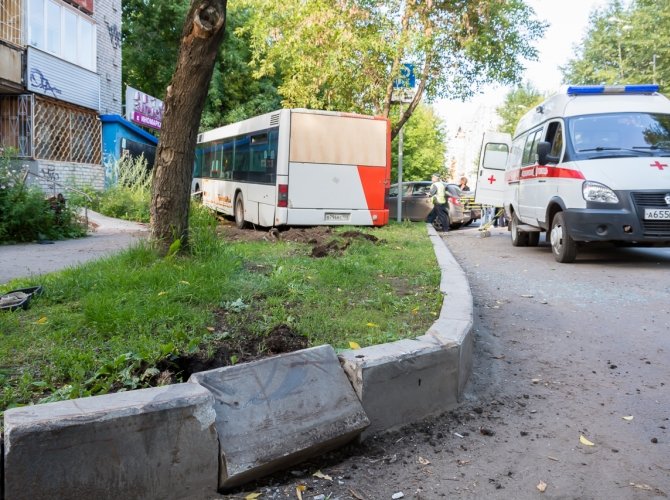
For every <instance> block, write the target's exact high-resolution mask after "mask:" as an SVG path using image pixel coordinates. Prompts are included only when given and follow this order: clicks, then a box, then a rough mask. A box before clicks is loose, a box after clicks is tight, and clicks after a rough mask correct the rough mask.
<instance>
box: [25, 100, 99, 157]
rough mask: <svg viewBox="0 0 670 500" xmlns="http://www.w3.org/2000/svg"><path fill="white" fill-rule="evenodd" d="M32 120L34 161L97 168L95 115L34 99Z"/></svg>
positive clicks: (54, 102)
mask: <svg viewBox="0 0 670 500" xmlns="http://www.w3.org/2000/svg"><path fill="white" fill-rule="evenodd" d="M34 116H35V121H34V126H33V130H34V155H35V158H36V159H40V160H52V161H65V162H73V163H89V164H95V165H98V164H100V161H101V150H100V144H101V140H102V139H101V133H102V129H101V125H100V120H99V119H98V115H97V113H96V112H95V111H92V110H89V109H84V108H79V107H76V106H71V105H67V104H64V103H62V102H56V101H52V100H50V99H41V98H36V99H35V111H34Z"/></svg>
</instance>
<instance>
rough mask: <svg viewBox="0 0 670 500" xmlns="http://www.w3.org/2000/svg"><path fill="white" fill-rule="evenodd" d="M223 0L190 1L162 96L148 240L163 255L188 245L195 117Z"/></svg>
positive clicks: (219, 35)
mask: <svg viewBox="0 0 670 500" xmlns="http://www.w3.org/2000/svg"><path fill="white" fill-rule="evenodd" d="M226 4H227V0H192V2H191V8H190V10H189V12H188V14H187V16H186V21H185V22H184V29H183V32H182V39H181V46H180V48H179V56H178V59H177V66H176V68H175V72H174V75H173V76H172V80H171V82H170V85H169V86H168V88H167V93H166V97H165V111H164V114H163V123H162V126H161V134H160V140H159V141H158V150H157V152H156V161H155V164H154V173H153V189H152V197H151V237H152V239H153V241H154V243H155V244H156V246H157V248H158V250H159V251H160V252H161V253H162V254H163V255H165V254H166V253H167V252H168V249H169V248H170V245H171V244H172V242H173V241H175V240H177V239H181V244H182V248H184V247H186V246H188V213H189V204H190V190H191V179H192V175H193V161H194V159H195V145H196V139H197V136H198V126H199V124H200V117H201V115H202V110H203V107H204V105H205V99H206V97H207V91H208V89H209V83H210V80H211V79H212V72H213V71H214V63H215V61H216V57H217V55H218V49H219V45H220V44H221V42H222V40H223V33H224V29H225V24H226Z"/></svg>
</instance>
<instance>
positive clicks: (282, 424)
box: [189, 345, 370, 489]
mask: <svg viewBox="0 0 670 500" xmlns="http://www.w3.org/2000/svg"><path fill="white" fill-rule="evenodd" d="M189 382H193V383H195V384H200V385H201V386H203V387H204V388H206V389H208V390H209V391H210V392H211V393H212V394H213V395H214V399H215V405H214V409H215V411H216V430H217V432H218V434H219V440H220V462H219V463H220V464H221V467H220V470H219V488H222V489H223V488H230V487H232V486H237V485H240V484H243V483H245V482H248V481H250V480H252V479H257V478H259V477H262V476H265V475H267V474H270V473H272V472H274V471H276V470H280V469H285V468H288V467H290V466H292V465H294V464H296V463H299V462H302V461H304V460H306V459H308V458H311V457H314V456H317V455H319V454H322V453H325V452H327V451H330V450H332V449H334V448H337V447H340V446H342V445H344V444H346V443H347V442H349V441H351V440H353V439H354V438H356V437H357V436H358V435H359V434H360V433H361V431H362V430H363V429H365V428H366V427H367V426H368V425H369V423H370V422H369V420H368V417H367V416H366V415H365V412H364V411H363V407H362V406H361V402H360V401H359V400H358V398H357V397H356V393H355V392H354V390H353V389H352V387H351V385H350V384H349V380H348V379H347V377H346V376H345V374H344V373H343V372H342V369H341V367H340V363H339V361H338V359H337V355H336V354H335V350H334V349H333V348H332V347H331V346H329V345H322V346H319V347H313V348H311V349H302V350H300V351H295V352H291V353H286V354H281V355H279V356H274V357H271V358H265V359H260V360H258V361H252V362H250V363H243V364H240V365H235V366H228V367H225V368H217V369H214V370H209V371H206V372H200V373H195V374H193V375H192V376H191V378H190V379H189Z"/></svg>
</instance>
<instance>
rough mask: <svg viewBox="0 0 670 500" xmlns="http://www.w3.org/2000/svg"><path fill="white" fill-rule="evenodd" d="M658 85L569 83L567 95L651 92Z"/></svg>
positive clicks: (655, 90)
mask: <svg viewBox="0 0 670 500" xmlns="http://www.w3.org/2000/svg"><path fill="white" fill-rule="evenodd" d="M658 88H659V86H658V85H652V84H649V85H571V86H570V87H568V91H567V94H568V95H593V94H651V93H653V92H658Z"/></svg>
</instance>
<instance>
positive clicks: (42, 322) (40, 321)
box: [35, 316, 47, 325]
mask: <svg viewBox="0 0 670 500" xmlns="http://www.w3.org/2000/svg"><path fill="white" fill-rule="evenodd" d="M46 322H47V317H46V316H42V317H41V318H40V319H38V320H37V321H35V323H37V324H38V325H43V324H44V323H46Z"/></svg>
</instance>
